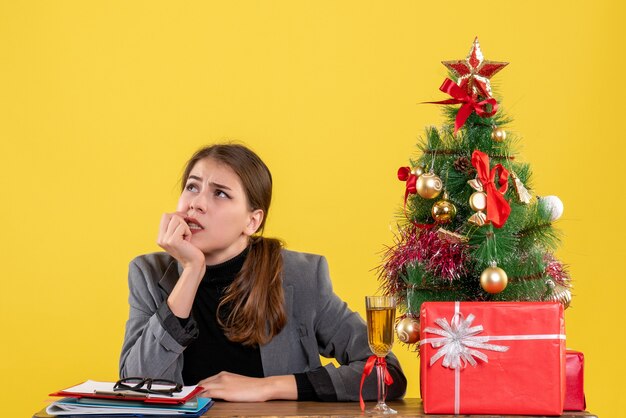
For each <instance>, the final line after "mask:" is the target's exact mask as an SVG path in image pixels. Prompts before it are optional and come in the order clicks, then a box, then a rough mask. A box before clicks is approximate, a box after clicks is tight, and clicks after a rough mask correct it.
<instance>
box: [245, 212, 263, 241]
mask: <svg viewBox="0 0 626 418" xmlns="http://www.w3.org/2000/svg"><path fill="white" fill-rule="evenodd" d="M264 216H265V214H264V213H263V209H256V210H253V211H252V212H250V220H249V221H248V225H247V226H246V229H245V230H244V233H245V234H246V235H248V236H251V235H253V234H254V233H255V232H256V231H257V230H258V229H259V227H260V226H261V223H262V222H263V217H264Z"/></svg>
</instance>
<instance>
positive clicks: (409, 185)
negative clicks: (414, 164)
mask: <svg viewBox="0 0 626 418" xmlns="http://www.w3.org/2000/svg"><path fill="white" fill-rule="evenodd" d="M398 180H400V181H406V190H405V192H404V207H405V208H406V199H407V198H408V197H409V195H410V194H415V193H417V187H416V186H415V184H416V182H417V176H416V175H415V174H413V173H411V169H410V168H409V167H400V168H399V169H398Z"/></svg>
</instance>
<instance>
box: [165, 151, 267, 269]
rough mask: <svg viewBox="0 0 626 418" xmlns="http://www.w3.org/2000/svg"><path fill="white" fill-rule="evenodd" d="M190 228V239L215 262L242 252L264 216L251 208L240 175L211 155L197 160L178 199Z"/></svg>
mask: <svg viewBox="0 0 626 418" xmlns="http://www.w3.org/2000/svg"><path fill="white" fill-rule="evenodd" d="M177 210H178V212H182V213H184V214H185V221H186V222H187V224H188V225H189V227H190V229H191V233H192V235H191V243H192V244H193V245H195V246H196V247H198V248H199V249H200V250H201V251H202V252H203V253H204V254H205V256H206V263H207V264H209V265H214V264H218V263H221V262H223V261H226V260H228V259H230V258H232V257H234V256H236V255H237V254H239V253H241V252H242V251H243V250H244V249H245V248H246V246H247V245H248V238H249V236H250V235H252V234H254V233H255V232H256V230H257V229H258V227H259V225H260V224H261V221H262V220H263V211H262V210H261V209H257V210H253V211H252V210H250V208H249V205H248V199H247V197H246V193H245V191H244V189H243V185H242V184H241V179H240V178H239V176H238V175H237V174H235V172H234V171H233V170H232V169H231V168H230V167H229V166H227V165H226V164H222V163H220V162H218V161H216V160H214V159H212V158H210V157H209V158H204V159H202V160H200V161H198V162H197V163H196V164H195V165H194V167H193V168H192V169H191V172H190V173H189V177H188V178H187V182H186V183H185V189H184V190H183V192H182V194H181V195H180V198H179V200H178V207H177Z"/></svg>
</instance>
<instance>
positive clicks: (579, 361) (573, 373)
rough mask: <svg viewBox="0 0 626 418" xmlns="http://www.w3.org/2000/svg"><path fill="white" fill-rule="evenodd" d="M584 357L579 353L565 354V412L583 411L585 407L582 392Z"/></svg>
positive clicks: (571, 351) (568, 351) (583, 392)
mask: <svg viewBox="0 0 626 418" xmlns="http://www.w3.org/2000/svg"><path fill="white" fill-rule="evenodd" d="M584 365H585V356H584V355H583V353H581V352H580V351H574V350H567V351H566V352H565V405H564V407H563V409H564V410H565V411H584V410H585V408H586V407H587V404H586V402H585V391H584V375H583V371H584Z"/></svg>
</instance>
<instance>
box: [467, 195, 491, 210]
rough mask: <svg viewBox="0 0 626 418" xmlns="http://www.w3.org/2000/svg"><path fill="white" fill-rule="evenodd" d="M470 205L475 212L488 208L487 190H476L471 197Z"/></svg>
mask: <svg viewBox="0 0 626 418" xmlns="http://www.w3.org/2000/svg"><path fill="white" fill-rule="evenodd" d="M469 205H470V207H471V208H472V210H473V211H474V212H478V211H483V210H485V208H487V195H486V194H485V192H474V193H472V195H471V196H470V198H469Z"/></svg>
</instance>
